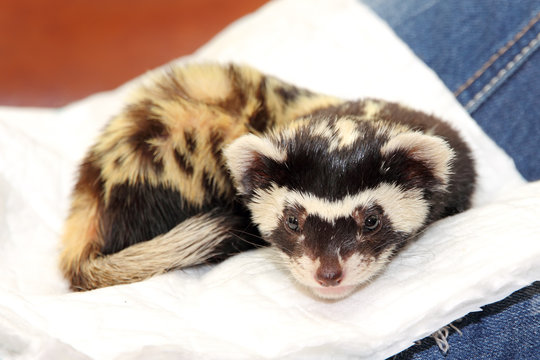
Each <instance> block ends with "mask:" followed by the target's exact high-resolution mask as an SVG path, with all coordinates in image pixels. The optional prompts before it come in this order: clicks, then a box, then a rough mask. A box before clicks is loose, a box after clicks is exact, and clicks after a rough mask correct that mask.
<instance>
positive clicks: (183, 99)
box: [60, 64, 341, 290]
mask: <svg viewBox="0 0 540 360" xmlns="http://www.w3.org/2000/svg"><path fill="white" fill-rule="evenodd" d="M339 102H341V100H338V99H335V98H332V97H327V96H322V95H315V94H313V93H310V92H309V91H306V90H301V89H298V88H296V87H293V86H291V85H288V84H285V83H283V82H281V81H280V80H278V79H276V78H274V77H270V76H265V75H263V74H261V73H259V72H258V71H256V70H254V69H252V68H249V67H246V66H236V65H228V66H220V65H211V64H205V65H198V64H194V65H187V66H183V67H172V68H170V69H169V70H168V71H166V72H165V73H164V74H162V75H158V76H155V79H153V81H152V82H151V84H150V85H147V86H144V87H142V88H141V89H140V90H139V91H138V92H137V93H136V94H134V97H133V99H132V100H131V103H130V104H129V105H127V106H126V107H125V109H124V110H123V111H122V112H121V113H120V114H119V115H118V116H116V117H115V118H113V119H112V120H111V121H110V123H109V124H108V125H107V127H106V128H105V130H104V131H103V133H102V135H101V136H100V137H99V139H98V141H97V143H96V144H95V145H94V146H93V147H92V148H91V149H90V151H89V152H88V154H87V156H86V158H85V159H84V161H83V163H82V165H81V167H80V173H79V179H78V181H77V184H76V185H75V189H74V191H73V196H72V205H71V211H70V214H69V217H68V219H67V221H66V224H65V230H64V234H63V237H62V242H63V251H62V253H61V257H60V259H61V260H60V262H61V268H62V270H63V272H64V274H65V276H66V278H67V279H69V280H70V282H71V285H72V288H73V289H76V290H86V289H91V288H96V287H103V286H108V285H113V284H118V283H126V282H132V281H137V280H139V279H142V278H145V277H148V276H151V275H154V274H156V273H161V272H164V271H166V270H169V269H172V268H176V267H177V266H176V265H174V264H173V263H174V261H172V263H171V264H169V265H168V266H161V265H158V266H157V267H156V268H155V269H153V270H152V271H148V270H147V269H145V268H142V267H141V268H138V267H134V268H133V269H132V270H130V271H131V272H130V275H128V276H122V277H117V275H116V274H117V271H118V269H121V268H123V267H124V263H125V262H126V261H129V260H126V259H124V258H120V257H119V256H120V255H119V254H118V255H117V254H115V255H112V254H108V256H103V251H102V250H103V248H104V247H105V246H107V244H106V239H105V237H106V236H107V234H106V233H107V232H108V231H109V228H110V227H112V226H115V224H111V222H113V219H111V218H110V217H113V218H115V217H118V216H119V215H117V213H118V212H120V211H121V209H119V210H116V211H108V209H110V203H111V201H112V198H114V197H115V192H118V191H115V189H116V190H117V189H119V186H120V187H122V186H123V187H128V188H129V187H130V186H132V185H135V184H144V185H150V186H152V187H160V188H164V189H167V191H173V192H177V193H179V194H180V198H181V202H182V204H179V206H180V207H182V208H184V209H188V210H187V211H186V212H187V213H188V214H187V215H188V216H189V215H194V214H197V213H199V212H201V211H203V210H208V209H211V208H213V207H214V206H216V205H219V204H221V203H226V206H227V207H229V206H231V204H232V203H233V202H234V197H235V190H234V187H233V185H232V182H231V179H230V177H229V174H228V172H227V170H226V168H225V164H224V160H223V157H222V154H221V150H222V148H223V147H224V146H225V145H227V144H229V143H230V142H232V141H233V140H234V139H236V138H238V137H240V136H241V135H244V134H246V133H255V134H261V133H263V132H265V131H267V130H268V129H272V128H274V127H276V126H279V125H281V124H284V123H288V122H291V121H292V120H294V119H295V118H298V117H300V116H302V115H305V114H307V113H309V112H311V111H313V110H315V109H319V108H322V107H327V106H329V105H332V104H336V103H339ZM141 201H144V200H141ZM125 206H129V205H127V204H126V205H125ZM112 212H114V214H111V213H112ZM133 221H134V222H136V221H137V220H136V219H133ZM149 226H150V225H149ZM169 226H170V225H169ZM162 231H163V230H162ZM162 231H159V229H158V231H157V232H159V233H161V232H162ZM164 231H168V229H165V230H164ZM220 232H221V231H220ZM209 233H212V231H209ZM151 235H158V234H157V233H156V234H151ZM144 240H150V238H147V239H144ZM111 241H115V240H111ZM139 241H140V240H139ZM178 241H182V240H178ZM132 243H133V242H132V241H129V239H128V240H127V241H126V244H123V245H121V246H117V247H114V246H112V247H113V248H114V249H113V250H112V251H111V252H116V251H117V250H122V249H123V248H125V247H128V246H129V245H132ZM124 245H127V246H124ZM156 246H160V245H159V244H158V243H157V242H155V241H152V242H148V243H146V242H144V243H141V244H140V246H139V247H140V248H144V249H148V250H141V251H149V252H150V251H152V249H153V248H154V247H156ZM109 247H111V246H110V245H109ZM120 254H121V255H125V257H129V256H128V255H127V254H124V253H122V251H120ZM161 256H170V257H174V253H169V254H162V255H161ZM147 257H150V254H149V255H148V256H147ZM112 258H119V261H115V262H114V263H115V266H116V268H115V269H110V271H107V270H105V269H102V270H101V272H99V273H96V272H95V271H94V270H91V269H95V268H98V267H100V266H102V264H106V263H107V262H109V263H110V262H111V261H109V260H110V259H112ZM154 258H155V256H154ZM205 260H206V258H205V257H201V258H200V259H197V261H194V262H193V263H189V262H184V263H183V264H182V266H188V265H194V264H197V263H201V262H204V261H205ZM89 264H96V265H95V266H89ZM105 273H107V274H106V275H104V274H105Z"/></svg>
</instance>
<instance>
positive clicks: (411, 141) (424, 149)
mask: <svg viewBox="0 0 540 360" xmlns="http://www.w3.org/2000/svg"><path fill="white" fill-rule="evenodd" d="M381 154H382V155H383V158H384V165H383V167H385V168H390V169H392V168H393V170H394V171H397V172H401V175H402V176H405V179H406V180H407V181H410V182H413V183H414V182H417V183H418V184H417V185H419V186H422V185H425V184H427V183H433V180H435V183H434V184H433V185H435V186H437V187H439V188H441V189H445V188H446V186H447V185H448V181H449V176H450V174H451V162H452V159H453V158H454V155H455V154H454V151H453V150H452V149H451V148H450V146H449V145H448V143H447V142H446V141H445V140H443V139H442V138H440V137H438V136H432V135H425V134H422V133H418V132H409V133H403V134H399V135H397V136H395V137H393V138H392V139H390V140H389V141H388V142H387V143H386V144H385V145H384V146H383V147H382V148H381ZM382 170H383V171H384V169H382Z"/></svg>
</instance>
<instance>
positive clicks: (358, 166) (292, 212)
mask: <svg viewBox="0 0 540 360" xmlns="http://www.w3.org/2000/svg"><path fill="white" fill-rule="evenodd" d="M474 177H475V175H474V169H473V164H472V160H471V159H470V154H469V150H468V148H467V146H466V145H465V143H464V142H463V141H462V140H461V139H460V137H459V135H458V134H457V132H456V131H455V130H453V129H452V128H451V127H450V126H448V125H447V124H446V123H444V122H442V121H440V120H439V119H437V118H435V117H432V116H429V115H426V114H424V113H421V112H418V111H415V110H412V109H409V108H406V107H404V106H401V105H398V104H394V103H387V102H384V101H381V100H372V99H366V100H359V101H353V102H348V101H344V100H340V99H337V98H333V97H329V96H325V95H320V94H315V93H312V92H310V91H308V90H304V89H299V88H297V87H294V86H292V85H290V84H286V83H284V82H282V81H280V80H278V79H276V78H274V77H270V76H266V75H263V74H261V73H259V72H258V71H256V70H254V69H252V68H249V67H245V66H237V65H226V66H221V65H208V64H206V65H188V66H183V67H172V68H171V69H169V71H168V72H166V73H164V74H161V75H159V76H157V77H156V78H155V79H153V81H152V82H150V84H149V85H146V86H144V87H143V88H142V89H140V90H139V91H138V92H137V93H136V94H135V95H134V97H133V99H132V100H131V102H130V104H129V105H127V106H126V107H125V109H124V110H123V111H122V112H121V113H120V114H119V115H118V116H116V117H115V118H113V119H112V120H111V121H110V123H109V124H108V125H107V127H106V128H105V129H104V131H103V133H102V134H101V136H100V138H99V139H98V141H97V142H96V144H95V145H94V146H93V147H92V148H91V149H89V151H88V154H87V156H86V158H85V159H84V161H83V163H82V164H81V167H80V171H79V178H78V181H77V184H76V186H75V188H74V191H73V196H72V207H71V211H70V214H69V217H68V219H67V221H66V225H65V231H64V235H63V251H62V254H61V258H60V262H61V268H62V270H63V272H64V274H65V276H66V278H67V279H68V280H69V281H70V283H71V287H72V289H74V290H89V289H94V288H98V287H103V286H110V285H115V284H121V283H129V282H134V281H139V280H142V279H145V278H148V277H150V276H153V275H156V274H160V273H163V272H166V271H169V270H172V269H177V268H181V267H187V266H192V265H197V264H201V263H205V262H208V261H216V260H221V259H223V258H225V257H227V256H230V255H231V254H234V253H236V252H239V251H243V250H245V249H248V248H251V247H253V246H260V245H263V244H268V243H269V244H272V245H273V246H275V248H276V249H279V250H280V251H281V253H282V254H283V256H284V258H286V259H287V261H288V263H289V264H290V269H291V273H292V274H293V276H294V277H295V278H296V279H297V280H298V281H299V282H300V283H302V284H304V285H306V286H308V287H310V288H311V289H313V290H314V292H315V293H316V294H317V295H319V296H322V297H330V298H337V297H342V296H345V295H346V294H348V293H350V292H351V291H353V290H354V289H355V288H356V287H357V286H358V285H359V284H361V283H363V282H365V281H367V280H369V279H370V278H372V277H373V276H374V275H375V274H376V273H377V272H379V271H380V270H381V269H382V268H383V267H384V264H386V263H387V262H388V261H389V260H390V259H391V257H392V256H393V254H395V252H396V251H397V250H399V249H400V248H401V247H402V246H403V245H404V244H406V243H407V241H408V240H409V239H411V238H413V237H414V236H415V234H417V233H418V232H419V231H421V230H422V229H423V228H424V227H425V226H427V225H428V224H429V223H431V222H433V221H435V220H438V219H440V218H442V217H445V216H448V215H452V214H454V213H457V212H461V211H463V210H465V209H467V208H468V207H469V206H470V200H469V199H470V196H471V193H472V191H473V189H474ZM374 217H375V218H376V219H377V229H375V230H373V229H370V230H369V231H367V230H366V224H368V223H370V224H371V222H373V221H374V220H373V219H374ZM290 218H294V219H295V220H294V221H295V224H296V225H297V226H298V227H297V229H295V230H291V228H290V224H289V223H288V222H290V221H292V220H290ZM296 225H294V226H296ZM294 226H293V227H294ZM261 236H262V237H261Z"/></svg>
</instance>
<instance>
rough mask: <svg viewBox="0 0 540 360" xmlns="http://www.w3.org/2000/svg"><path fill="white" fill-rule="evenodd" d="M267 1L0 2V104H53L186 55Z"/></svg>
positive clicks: (111, 87) (99, 0)
mask: <svg viewBox="0 0 540 360" xmlns="http://www.w3.org/2000/svg"><path fill="white" fill-rule="evenodd" d="M267 1H268V0H221V1H220V0H48V1H39V0H34V1H32V0H2V1H1V2H0V105H15V106H46V107H56V106H62V105H65V104H67V103H69V102H71V101H74V100H77V99H80V98H83V97H85V96H87V95H90V94H92V93H95V92H99V91H103V90H109V89H113V88H115V87H117V86H119V85H121V84H122V83H124V82H126V81H127V80H129V79H131V78H133V77H135V76H137V75H139V74H141V73H144V72H145V71H147V70H150V69H152V68H155V67H157V66H160V65H162V64H164V63H166V62H168V61H170V60H172V59H174V58H177V57H179V56H182V55H186V54H190V53H191V52H193V51H194V50H196V49H197V48H198V47H200V46H201V45H203V44H204V43H206V42H207V41H208V40H210V39H211V38H212V37H213V36H214V35H215V34H217V33H218V32H219V31H220V30H222V29H223V28H224V27H226V26H227V25H228V24H230V23H231V22H233V21H234V20H236V19H238V18H240V17H241V16H243V15H245V14H248V13H250V12H252V11H254V10H256V9H257V8H259V7H260V6H261V5H263V4H264V3H266V2H267Z"/></svg>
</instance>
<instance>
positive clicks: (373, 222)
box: [364, 215, 381, 231]
mask: <svg viewBox="0 0 540 360" xmlns="http://www.w3.org/2000/svg"><path fill="white" fill-rule="evenodd" d="M380 223H381V220H380V219H379V216H377V215H369V216H368V217H367V218H366V219H365V220H364V228H365V229H366V230H368V231H373V230H376V229H377V228H378V227H379V224H380Z"/></svg>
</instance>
